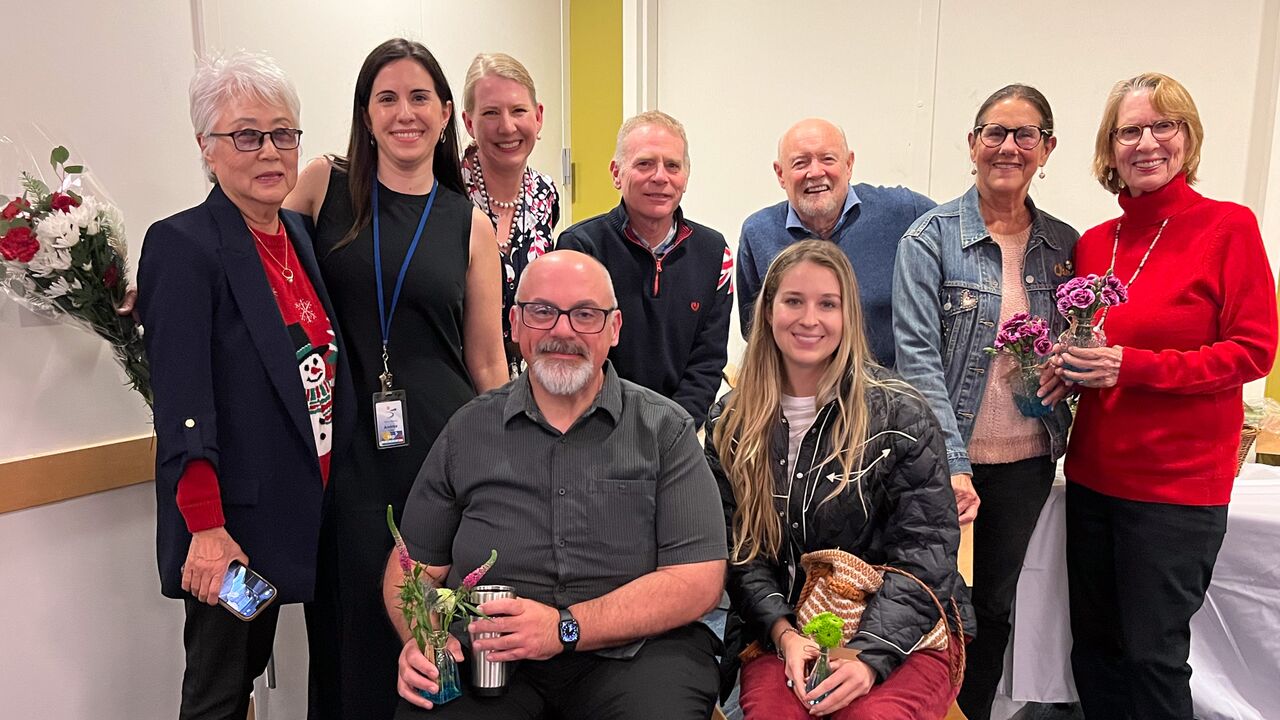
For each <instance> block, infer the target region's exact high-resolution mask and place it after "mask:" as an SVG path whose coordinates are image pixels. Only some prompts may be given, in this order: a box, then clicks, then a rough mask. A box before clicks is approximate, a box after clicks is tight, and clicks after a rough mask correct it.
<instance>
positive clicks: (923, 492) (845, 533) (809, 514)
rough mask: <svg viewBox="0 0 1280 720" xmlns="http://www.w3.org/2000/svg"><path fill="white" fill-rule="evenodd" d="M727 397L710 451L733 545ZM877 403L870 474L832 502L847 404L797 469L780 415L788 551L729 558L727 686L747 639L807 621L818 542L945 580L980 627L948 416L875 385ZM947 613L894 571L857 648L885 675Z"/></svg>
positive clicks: (776, 448)
mask: <svg viewBox="0 0 1280 720" xmlns="http://www.w3.org/2000/svg"><path fill="white" fill-rule="evenodd" d="M869 372H870V373H871V374H872V376H873V377H876V378H880V379H886V378H888V377H890V373H889V372H888V371H886V370H883V369H881V368H879V367H873V368H870V370H869ZM727 397H728V396H725V398H721V399H720V401H719V402H717V403H716V405H715V406H713V407H712V409H711V417H710V420H709V421H708V427H707V442H706V453H707V461H708V462H709V463H710V465H711V470H712V472H713V473H714V474H715V477H716V480H717V482H718V483H719V485H720V497H721V500H722V502H723V504H724V516H725V522H726V524H727V525H728V527H729V543H730V547H732V544H733V531H732V528H733V513H734V510H735V509H736V508H737V501H736V500H735V498H734V495H733V490H732V488H731V487H730V485H729V479H728V478H727V477H726V476H725V474H724V470H723V468H722V467H721V465H720V456H719V453H718V451H717V449H716V447H715V444H714V441H713V439H712V436H713V433H714V428H715V425H716V424H717V423H718V421H719V419H720V415H721V413H722V412H723V410H724V404H725V399H726V398H727ZM867 405H868V410H869V427H868V433H867V436H868V437H869V438H871V440H870V442H869V443H868V445H867V448H866V451H865V452H864V453H863V461H862V473H860V474H859V475H858V476H856V477H855V478H854V479H851V480H850V482H849V484H848V486H847V487H846V489H845V491H844V492H843V493H841V494H840V495H839V496H837V497H835V498H833V499H832V500H831V501H830V502H826V503H823V500H824V499H826V498H827V497H828V496H829V495H830V494H831V491H832V490H833V489H834V488H835V487H836V480H837V479H838V478H839V477H840V473H841V468H840V464H839V463H838V462H830V463H824V462H823V461H824V459H826V458H827V457H828V456H829V455H830V454H831V447H830V442H831V440H830V433H829V431H828V428H829V426H830V424H831V423H832V422H833V420H834V417H835V412H836V404H835V402H834V401H833V402H831V403H828V404H827V405H826V406H825V407H823V408H822V409H821V410H819V411H818V414H817V417H816V418H815V419H814V422H813V427H812V428H811V429H810V430H809V432H808V433H807V434H806V435H805V438H804V440H803V442H802V443H801V447H800V452H799V456H798V458H797V460H796V465H797V467H796V468H795V469H794V470H793V471H792V472H791V473H790V477H788V473H787V466H786V464H787V437H788V433H789V430H788V428H787V425H786V420H785V418H783V417H782V416H781V413H779V417H778V422H777V423H776V424H775V425H774V428H773V433H772V439H771V444H770V448H771V449H770V463H771V467H772V468H773V483H774V488H775V490H774V492H775V496H774V504H775V507H776V508H777V510H778V514H779V516H780V518H781V519H782V521H783V523H784V524H783V530H784V537H785V547H784V548H783V550H782V552H781V553H780V557H779V558H777V559H772V558H762V557H757V558H756V559H755V560H753V561H752V562H750V563H747V564H745V565H738V564H732V563H731V564H730V565H729V579H728V583H727V586H726V587H727V589H728V591H729V599H730V601H731V609H730V611H729V620H728V623H727V628H726V636H725V643H726V646H727V647H726V654H725V662H724V664H723V665H722V679H723V681H724V686H727V687H729V688H731V687H732V685H733V682H734V681H735V679H736V676H737V671H738V662H737V656H738V653H739V652H740V651H741V650H742V649H743V648H744V647H746V646H747V645H748V644H749V643H750V642H751V641H753V640H756V639H759V640H761V641H762V642H764V643H765V644H766V646H768V645H769V635H768V630H769V628H770V626H772V624H773V623H774V622H775V621H777V620H778V618H783V617H785V618H789V619H790V620H791V621H792V622H793V623H794V622H795V612H794V608H795V603H796V601H797V600H798V598H799V595H800V589H801V587H803V585H804V580H805V573H804V570H803V569H802V568H801V567H800V556H801V555H803V554H804V553H806V552H810V551H812V550H823V549H828V548H838V549H840V550H844V551H846V552H850V553H853V554H854V555H857V556H858V557H860V558H862V559H863V560H865V561H867V562H869V563H871V564H873V565H889V566H892V567H895V568H898V569H900V570H905V571H907V572H909V573H911V574H912V575H915V576H916V577H918V578H920V579H921V580H922V581H924V582H925V583H928V585H929V586H930V587H932V588H933V590H934V592H935V593H937V595H938V599H939V600H941V601H942V603H943V605H944V607H947V609H948V611H949V614H950V602H949V600H948V599H949V598H954V599H955V601H956V603H957V604H958V605H959V607H960V612H961V617H962V619H963V620H964V631H965V633H966V634H967V635H973V633H974V620H973V609H972V607H971V606H970V604H969V592H968V589H967V588H966V587H965V584H964V581H963V579H961V577H960V575H959V572H958V571H957V569H956V550H957V548H958V546H959V543H960V528H959V525H958V522H957V518H956V502H955V495H954V494H953V493H952V490H951V481H950V475H949V473H948V469H947V457H946V448H945V446H944V444H943V440H942V435H941V433H940V431H939V429H938V421H937V420H936V419H935V418H934V416H933V413H932V411H930V409H929V406H928V405H927V404H926V403H925V401H924V400H923V399H922V398H921V397H920V396H919V395H917V394H916V393H915V392H914V391H910V390H906V391H903V392H894V391H886V390H883V389H880V388H876V387H869V388H868V390H867ZM937 622H938V612H937V610H936V608H935V607H934V604H933V601H932V600H931V599H930V598H929V596H928V595H927V594H926V593H925V592H924V591H923V590H922V589H921V588H920V587H919V586H918V585H916V584H915V583H913V582H911V580H909V579H907V578H905V577H902V576H900V575H896V574H886V576H885V579H884V587H883V589H882V590H881V591H880V592H879V593H877V594H875V595H873V596H872V597H871V598H870V600H869V601H868V603H867V607H866V611H865V613H864V615H863V616H862V624H861V625H860V626H859V629H858V633H857V634H856V635H855V636H854V637H853V639H852V640H851V641H850V642H849V647H851V648H856V649H857V650H859V651H861V654H860V655H859V656H858V657H859V659H861V660H862V661H864V662H866V663H867V664H868V665H870V666H871V667H872V668H873V669H874V670H875V671H876V674H877V676H878V679H879V680H880V681H883V680H884V679H885V678H886V677H888V676H889V673H891V672H893V670H894V669H895V668H897V667H898V666H899V665H900V664H902V662H903V661H904V660H905V659H906V656H907V654H908V653H910V651H911V649H912V648H913V647H914V646H915V645H916V643H917V642H918V641H919V640H920V638H921V637H922V636H923V635H924V634H925V633H927V632H928V631H929V630H930V629H931V628H932V627H933V626H934V625H935V624H936V623H937ZM952 625H954V620H952ZM953 630H954V627H953ZM724 686H722V687H724Z"/></svg>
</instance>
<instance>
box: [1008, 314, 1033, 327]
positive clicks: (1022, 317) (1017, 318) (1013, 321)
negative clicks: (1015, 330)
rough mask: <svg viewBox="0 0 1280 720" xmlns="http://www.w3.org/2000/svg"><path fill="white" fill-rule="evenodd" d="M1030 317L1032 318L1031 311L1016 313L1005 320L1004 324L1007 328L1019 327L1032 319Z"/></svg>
mask: <svg viewBox="0 0 1280 720" xmlns="http://www.w3.org/2000/svg"><path fill="white" fill-rule="evenodd" d="M1030 319H1031V313H1029V312H1020V313H1014V314H1013V316H1012V317H1010V318H1009V319H1008V320H1005V321H1004V323H1002V325H1003V326H1004V327H1007V328H1011V327H1018V326H1019V325H1022V324H1023V323H1025V322H1026V321H1027V320H1030Z"/></svg>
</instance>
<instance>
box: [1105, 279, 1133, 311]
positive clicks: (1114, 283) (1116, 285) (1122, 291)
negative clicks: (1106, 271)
mask: <svg viewBox="0 0 1280 720" xmlns="http://www.w3.org/2000/svg"><path fill="white" fill-rule="evenodd" d="M1103 282H1104V283H1105V285H1106V287H1107V288H1108V289H1109V290H1112V291H1114V292H1115V294H1116V297H1118V298H1119V302H1116V303H1112V304H1113V305H1119V304H1121V303H1126V302H1129V288H1127V287H1125V284H1124V283H1123V282H1121V281H1120V278H1118V277H1116V276H1115V275H1107V276H1106V277H1105V278H1103Z"/></svg>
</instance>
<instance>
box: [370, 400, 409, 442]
mask: <svg viewBox="0 0 1280 720" xmlns="http://www.w3.org/2000/svg"><path fill="white" fill-rule="evenodd" d="M407 412H408V407H407V403H406V402H405V395H404V391H403V390H391V391H388V392H376V393H374V394H373V433H374V442H375V443H376V445H377V447H378V449H379V450H390V449H391V448H398V447H405V446H407V445H408V444H409V421H408V417H407V415H406V413H407Z"/></svg>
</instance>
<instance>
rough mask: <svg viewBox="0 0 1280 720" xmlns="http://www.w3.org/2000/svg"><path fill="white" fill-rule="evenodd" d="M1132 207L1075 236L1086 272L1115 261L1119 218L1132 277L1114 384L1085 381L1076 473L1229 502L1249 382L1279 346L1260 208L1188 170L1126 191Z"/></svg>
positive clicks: (1108, 487)
mask: <svg viewBox="0 0 1280 720" xmlns="http://www.w3.org/2000/svg"><path fill="white" fill-rule="evenodd" d="M1119 200H1120V207H1121V208H1122V209H1123V210H1124V214H1123V215H1121V216H1120V217H1119V218H1117V219H1116V220H1110V221H1108V222H1105V223H1103V224H1101V225H1099V226H1097V227H1095V228H1093V229H1091V230H1089V231H1088V232H1086V233H1085V234H1084V235H1083V236H1082V237H1081V238H1080V243H1079V244H1078V245H1077V246H1076V268H1077V270H1076V271H1077V272H1078V273H1079V274H1081V275H1086V274H1089V273H1096V274H1098V275H1101V274H1103V273H1105V272H1106V270H1107V268H1108V267H1109V266H1110V263H1111V254H1112V246H1113V242H1114V240H1115V237H1116V224H1117V223H1120V224H1121V230H1120V239H1119V247H1118V251H1117V253H1116V260H1115V274H1116V277H1118V278H1120V279H1121V280H1123V281H1125V282H1128V281H1129V279H1130V278H1131V277H1132V276H1133V273H1134V271H1135V270H1136V269H1137V267H1138V263H1139V262H1140V261H1141V259H1142V256H1143V254H1144V253H1146V252H1147V248H1148V247H1150V246H1151V241H1152V239H1153V238H1154V237H1155V235H1156V232H1157V231H1158V230H1159V228H1160V224H1161V223H1162V222H1164V220H1165V219H1166V218H1168V220H1169V222H1168V224H1167V225H1166V226H1165V229H1164V232H1163V234H1161V236H1160V240H1159V242H1158V243H1157V244H1156V245H1155V247H1154V248H1153V249H1152V250H1151V254H1150V256H1149V257H1148V259H1147V263H1146V265H1145V266H1144V267H1143V268H1142V271H1141V273H1140V274H1139V275H1138V277H1137V279H1136V280H1134V282H1133V284H1132V286H1131V287H1130V288H1129V302H1128V303H1126V304H1124V305H1120V306H1117V307H1115V308H1112V310H1111V312H1110V314H1109V315H1108V317H1107V319H1106V323H1105V326H1104V330H1105V332H1106V334H1107V343H1108V344H1109V345H1113V346H1114V345H1120V346H1122V347H1123V348H1124V352H1123V355H1122V358H1121V363H1120V373H1119V376H1118V378H1117V380H1116V385H1115V387H1112V388H1106V389H1088V388H1086V389H1084V390H1083V391H1082V394H1081V396H1080V406H1079V412H1078V413H1077V415H1076V420H1075V425H1074V426H1072V429H1071V440H1070V444H1069V446H1068V449H1067V461H1066V475H1067V479H1068V480H1070V481H1071V482H1075V483H1079V484H1081V485H1083V486H1085V487H1088V488H1090V489H1091V490H1094V491H1096V492H1099V493H1103V494H1105V495H1110V496H1113V497H1118V498H1124V499H1127V500H1139V501H1144V502H1161V503H1176V504H1181V505H1225V504H1227V503H1228V502H1229V501H1230V499H1231V486H1232V484H1233V482H1234V480H1235V474H1236V455H1237V449H1238V446H1239V442H1240V428H1241V425H1242V424H1243V418H1244V413H1243V409H1242V386H1243V385H1244V383H1246V382H1249V381H1250V380H1255V379H1257V378H1260V377H1262V376H1264V375H1266V374H1267V372H1268V371H1269V370H1270V369H1271V362H1272V360H1273V358H1274V356H1275V349H1276V288H1275V285H1274V284H1273V281H1272V278H1271V269H1270V268H1271V266H1270V264H1268V262H1267V255H1266V251H1265V250H1264V249H1263V245H1262V236H1261V234H1260V233H1259V232H1258V221H1257V219H1256V218H1255V217H1254V215H1253V213H1252V212H1251V211H1250V210H1249V209H1248V208H1246V207H1243V206H1241V205H1237V204H1235V203H1228V202H1219V201H1216V200H1209V199H1207V198H1205V197H1203V196H1202V195H1200V194H1199V193H1197V192H1196V191H1194V190H1192V189H1191V188H1190V187H1189V186H1188V185H1187V182H1186V177H1185V176H1184V175H1179V176H1177V177H1176V178H1174V179H1173V180H1171V181H1170V182H1169V184H1167V185H1165V186H1164V187H1163V188H1161V189H1159V190H1156V191H1155V192H1151V193H1145V194H1143V195H1141V196H1139V197H1136V198H1135V197H1130V196H1129V195H1128V193H1127V192H1122V193H1121V195H1120V197H1119Z"/></svg>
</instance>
